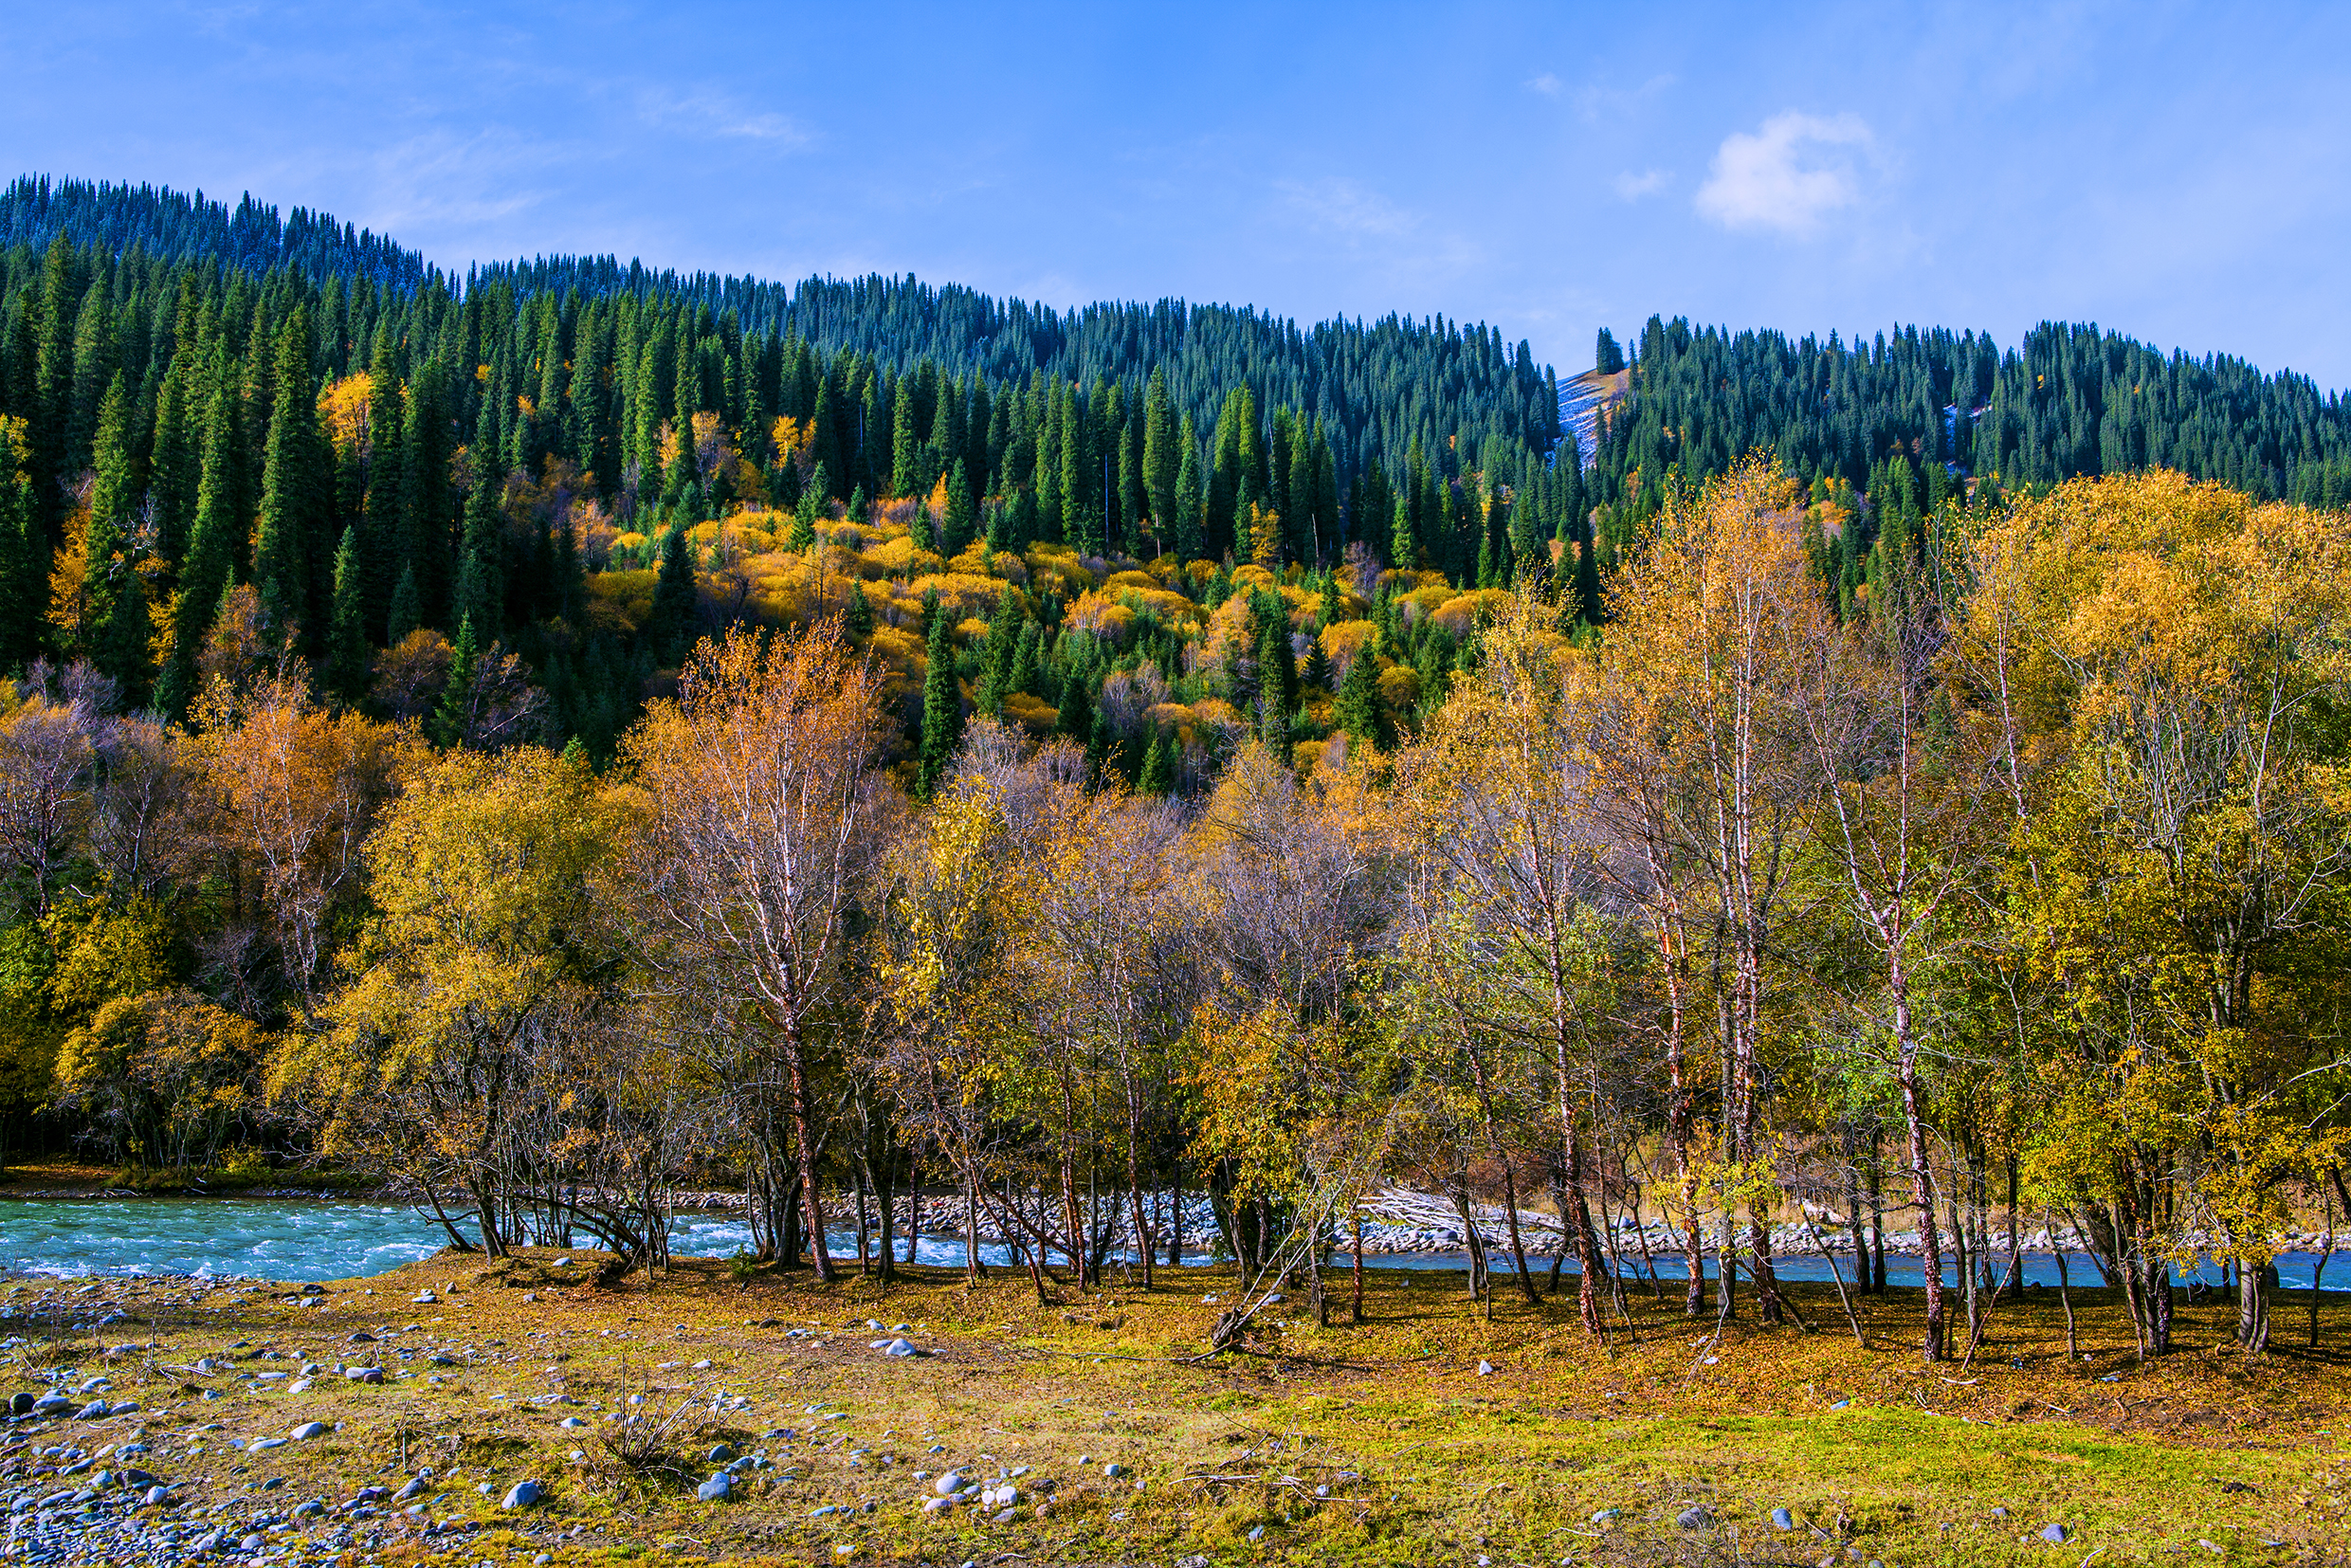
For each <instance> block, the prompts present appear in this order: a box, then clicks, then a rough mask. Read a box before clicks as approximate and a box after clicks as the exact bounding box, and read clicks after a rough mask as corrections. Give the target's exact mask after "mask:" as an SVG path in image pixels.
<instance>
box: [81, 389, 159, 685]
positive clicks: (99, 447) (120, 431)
mask: <svg viewBox="0 0 2351 1568" xmlns="http://www.w3.org/2000/svg"><path fill="white" fill-rule="evenodd" d="M130 422H131V392H130V384H129V382H128V381H127V380H126V379H125V378H124V376H123V374H122V373H121V372H120V371H117V372H115V374H114V380H113V382H112V383H111V384H110V385H109V386H108V387H107V389H106V396H105V399H104V401H103V403H101V404H100V410H99V415H98V431H97V435H96V436H95V438H94V440H93V444H92V445H93V450H92V453H91V465H92V467H93V469H94V470H95V472H94V474H93V476H92V480H91V485H90V520H89V524H88V528H87V531H86V532H85V533H84V534H83V535H82V636H81V645H82V646H81V647H80V649H79V651H80V652H81V653H82V656H83V657H84V658H87V659H88V660H90V661H91V662H92V663H93V664H95V665H98V667H99V668H100V671H101V672H103V673H104V674H106V675H109V676H112V677H114V679H116V680H117V681H118V682H122V683H123V684H124V685H125V686H126V688H127V687H128V686H129V685H130V684H132V683H131V682H130V681H126V680H125V678H124V672H123V671H121V670H119V669H118V668H116V667H115V666H116V665H118V663H120V662H122V661H123V660H124V658H125V657H126V655H128V654H129V650H127V649H125V648H123V647H119V646H118V644H119V642H120V638H119V636H118V628H117V627H116V625H115V621H116V613H115V611H116V602H117V600H118V599H119V598H121V597H122V596H123V594H124V593H126V592H127V593H132V594H133V595H135V596H137V600H138V610H139V612H140V613H142V614H143V613H144V612H145V605H146V600H145V597H144V595H143V594H139V593H138V591H137V571H136V569H135V568H134V566H133V562H132V556H133V549H134V547H133V545H132V543H131V533H132V530H134V529H136V528H137V523H138V520H137V497H135V496H134V495H133V494H132V473H131V432H130ZM137 645H138V646H137V652H136V655H135V656H131V662H132V663H135V664H137V665H140V666H142V667H143V666H144V665H145V664H146V637H145V635H144V631H143V629H142V631H141V634H140V636H139V637H138V638H137Z"/></svg>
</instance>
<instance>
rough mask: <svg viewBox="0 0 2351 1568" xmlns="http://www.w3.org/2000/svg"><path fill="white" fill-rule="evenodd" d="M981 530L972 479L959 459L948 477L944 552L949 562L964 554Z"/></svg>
mask: <svg viewBox="0 0 2351 1568" xmlns="http://www.w3.org/2000/svg"><path fill="white" fill-rule="evenodd" d="M978 528H979V508H978V507H977V506H976V505H975V504H974V503H973V501H972V481H971V477H970V476H969V475H968V474H966V473H965V472H964V468H963V460H962V459H961V458H957V459H956V460H955V467H954V468H953V469H952V470H951V471H950V472H949V474H948V477H947V517H946V521H945V527H944V530H943V531H944V533H945V536H946V548H945V550H944V551H943V552H942V554H944V555H945V556H946V557H947V558H948V559H949V560H953V559H955V558H956V557H957V556H959V555H961V554H963V551H964V549H965V547H966V546H968V545H969V544H970V543H971V542H972V538H973V536H974V535H975V534H976V533H977V532H978Z"/></svg>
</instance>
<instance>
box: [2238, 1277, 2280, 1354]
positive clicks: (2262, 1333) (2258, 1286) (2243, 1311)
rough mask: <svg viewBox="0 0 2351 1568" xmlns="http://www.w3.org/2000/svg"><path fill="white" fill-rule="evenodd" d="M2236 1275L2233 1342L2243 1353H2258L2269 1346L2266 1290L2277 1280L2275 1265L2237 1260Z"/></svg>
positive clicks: (2267, 1294)
mask: <svg viewBox="0 0 2351 1568" xmlns="http://www.w3.org/2000/svg"><path fill="white" fill-rule="evenodd" d="M2236 1279H2237V1285H2236V1342H2237V1343H2239V1344H2241V1345H2243V1346H2244V1347H2245V1354H2246V1355H2248V1356H2258V1355H2260V1354H2261V1353H2262V1352H2263V1351H2265V1350H2267V1349H2269V1291H2270V1290H2271V1288H2272V1287H2274V1286H2275V1285H2276V1284H2277V1265H2276V1264H2273V1263H2261V1264H2255V1265H2253V1266H2252V1267H2250V1268H2249V1267H2246V1266H2245V1265H2244V1263H2243V1262H2242V1260H2240V1261H2239V1262H2238V1264H2237V1270H2236Z"/></svg>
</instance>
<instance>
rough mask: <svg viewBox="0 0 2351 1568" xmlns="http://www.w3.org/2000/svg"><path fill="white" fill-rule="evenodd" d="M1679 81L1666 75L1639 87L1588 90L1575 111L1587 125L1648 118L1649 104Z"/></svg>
mask: <svg viewBox="0 0 2351 1568" xmlns="http://www.w3.org/2000/svg"><path fill="white" fill-rule="evenodd" d="M1680 80H1681V79H1680V78H1679V77H1676V76H1674V75H1672V74H1670V73H1667V74H1664V75H1660V76H1652V77H1650V78H1649V80H1648V81H1647V82H1642V83H1641V84H1640V85H1639V86H1637V87H1611V86H1606V85H1593V86H1588V87H1586V88H1584V89H1583V90H1582V91H1581V92H1578V93H1577V94H1576V111H1577V112H1578V113H1579V114H1581V115H1582V117H1583V119H1584V123H1585V124H1587V125H1599V124H1602V123H1606V122H1610V121H1615V120H1626V119H1633V118H1635V117H1636V116H1640V115H1645V114H1647V113H1648V112H1649V102H1650V100H1653V99H1655V98H1657V97H1658V96H1659V95H1660V94H1662V93H1666V92H1669V91H1671V90H1672V88H1673V87H1674V85H1675V84H1676V83H1677V82H1680Z"/></svg>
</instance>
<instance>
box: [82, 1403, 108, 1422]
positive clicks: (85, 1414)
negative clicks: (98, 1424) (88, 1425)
mask: <svg viewBox="0 0 2351 1568" xmlns="http://www.w3.org/2000/svg"><path fill="white" fill-rule="evenodd" d="M113 1413H114V1411H113V1408H112V1407H111V1406H109V1405H108V1404H107V1403H106V1401H105V1400H103V1399H93V1400H91V1401H90V1402H89V1403H88V1404H86V1405H84V1406H82V1419H83V1420H84V1421H103V1420H105V1419H106V1417H107V1416H109V1415H111V1414H113Z"/></svg>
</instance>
